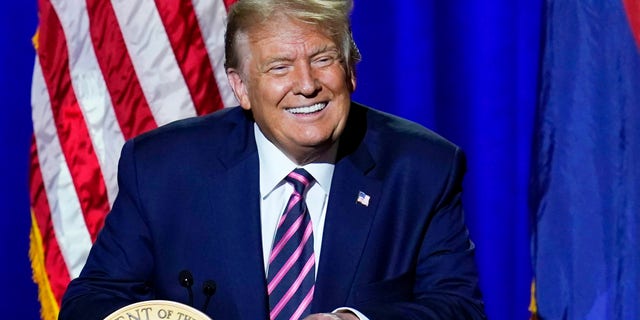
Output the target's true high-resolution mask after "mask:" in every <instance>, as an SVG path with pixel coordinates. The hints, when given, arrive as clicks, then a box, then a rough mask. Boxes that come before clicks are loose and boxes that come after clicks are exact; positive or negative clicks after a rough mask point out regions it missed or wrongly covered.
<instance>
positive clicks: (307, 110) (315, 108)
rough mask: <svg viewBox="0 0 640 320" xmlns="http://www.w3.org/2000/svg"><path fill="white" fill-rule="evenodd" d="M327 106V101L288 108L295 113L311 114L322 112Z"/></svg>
mask: <svg viewBox="0 0 640 320" xmlns="http://www.w3.org/2000/svg"><path fill="white" fill-rule="evenodd" d="M326 107H327V103H326V102H320V103H316V104H312V105H310V106H305V107H296V108H288V109H286V110H287V112H289V113H293V114H311V113H316V112H320V111H322V110H324V108H326Z"/></svg>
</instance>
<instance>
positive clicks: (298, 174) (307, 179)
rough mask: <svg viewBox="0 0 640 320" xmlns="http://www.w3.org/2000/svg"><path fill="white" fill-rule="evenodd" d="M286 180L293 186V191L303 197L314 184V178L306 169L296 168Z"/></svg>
mask: <svg viewBox="0 0 640 320" xmlns="http://www.w3.org/2000/svg"><path fill="white" fill-rule="evenodd" d="M284 180H286V181H287V182H289V183H291V184H293V189H294V190H296V192H297V193H299V194H300V195H303V194H304V192H305V191H306V190H307V189H308V188H309V186H310V185H311V183H312V182H313V176H312V175H311V174H310V173H309V172H307V170H305V169H302V168H296V169H295V170H293V171H291V172H290V173H289V175H287V177H286V178H284Z"/></svg>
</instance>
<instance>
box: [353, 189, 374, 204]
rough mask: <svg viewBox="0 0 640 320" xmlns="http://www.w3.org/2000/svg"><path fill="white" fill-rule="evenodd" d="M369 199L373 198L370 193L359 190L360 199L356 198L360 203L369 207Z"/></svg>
mask: <svg viewBox="0 0 640 320" xmlns="http://www.w3.org/2000/svg"><path fill="white" fill-rule="evenodd" d="M369 200H371V197H370V196H369V195H368V194H366V193H364V192H362V191H359V192H358V199H356V202H357V203H359V204H361V205H363V206H365V207H368V206H369Z"/></svg>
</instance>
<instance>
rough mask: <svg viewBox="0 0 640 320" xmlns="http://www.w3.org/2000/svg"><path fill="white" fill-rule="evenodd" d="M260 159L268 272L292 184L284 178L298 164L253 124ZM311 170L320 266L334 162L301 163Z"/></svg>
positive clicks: (313, 221) (312, 212)
mask: <svg viewBox="0 0 640 320" xmlns="http://www.w3.org/2000/svg"><path fill="white" fill-rule="evenodd" d="M254 128H255V130H254V132H255V139H256V145H257V147H258V158H259V162H260V222H261V225H262V254H263V257H264V269H265V274H269V263H268V261H269V254H270V253H271V247H273V240H274V238H275V234H276V227H277V225H278V221H279V220H280V216H281V215H282V212H283V211H284V208H285V206H286V205H287V202H289V197H291V193H292V192H293V186H292V185H291V184H289V183H287V182H286V181H284V178H285V177H286V176H287V175H288V174H289V173H290V172H291V171H293V170H294V169H295V168H298V166H297V165H296V164H295V163H294V162H293V161H291V160H290V159H289V158H287V156H285V155H284V153H282V151H280V149H278V148H277V147H276V146H275V145H274V144H273V143H271V141H269V140H268V139H267V138H266V137H265V136H264V134H263V133H262V132H261V131H260V129H259V128H258V126H257V125H255V124H254ZM301 168H304V169H305V170H307V172H309V173H310V174H311V175H312V176H313V178H314V179H315V182H314V183H313V184H311V188H310V189H309V190H308V191H307V194H306V197H305V201H306V203H307V209H308V210H309V215H310V216H311V224H312V225H313V250H314V254H315V258H316V275H317V273H318V271H317V269H318V268H317V266H318V262H319V261H320V252H321V247H322V232H323V231H324V218H325V216H326V213H327V202H328V199H329V190H330V188H331V178H332V177H333V168H334V165H333V164H332V163H310V164H307V165H304V166H302V167H301Z"/></svg>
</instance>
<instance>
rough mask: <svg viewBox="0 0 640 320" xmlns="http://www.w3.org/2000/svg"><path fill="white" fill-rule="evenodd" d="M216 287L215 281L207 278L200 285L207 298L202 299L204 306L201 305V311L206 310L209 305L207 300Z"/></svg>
mask: <svg viewBox="0 0 640 320" xmlns="http://www.w3.org/2000/svg"><path fill="white" fill-rule="evenodd" d="M216 289H217V286H216V282H215V281H213V280H207V281H205V282H204V284H203V285H202V293H204V295H205V296H206V297H207V299H205V300H204V307H202V312H204V313H206V312H207V307H209V300H211V297H212V296H213V295H214V294H215V293H216Z"/></svg>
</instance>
